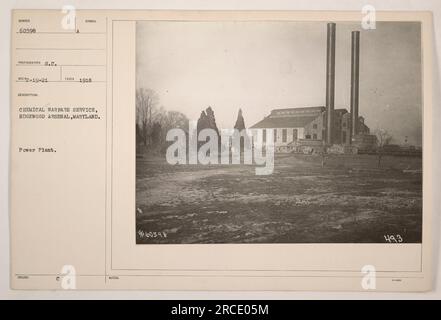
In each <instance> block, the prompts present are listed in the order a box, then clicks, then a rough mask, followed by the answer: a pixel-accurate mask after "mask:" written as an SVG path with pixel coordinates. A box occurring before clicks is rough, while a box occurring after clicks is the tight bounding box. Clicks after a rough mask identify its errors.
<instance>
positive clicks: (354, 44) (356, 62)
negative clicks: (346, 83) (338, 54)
mask: <svg viewBox="0 0 441 320" xmlns="http://www.w3.org/2000/svg"><path fill="white" fill-rule="evenodd" d="M351 40H352V41H351V134H350V138H351V140H350V141H352V137H354V136H355V135H356V134H358V92H359V75H360V31H352V37H351Z"/></svg>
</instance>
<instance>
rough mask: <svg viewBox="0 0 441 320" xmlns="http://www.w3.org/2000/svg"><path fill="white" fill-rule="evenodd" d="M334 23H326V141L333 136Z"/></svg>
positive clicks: (330, 142) (328, 141) (329, 141)
mask: <svg viewBox="0 0 441 320" xmlns="http://www.w3.org/2000/svg"><path fill="white" fill-rule="evenodd" d="M334 88H335V23H328V34H327V48H326V143H327V144H329V145H331V144H332V143H333V137H334V130H333V129H334V122H333V121H334V93H335V90H334Z"/></svg>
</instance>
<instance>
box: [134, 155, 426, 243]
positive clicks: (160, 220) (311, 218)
mask: <svg viewBox="0 0 441 320" xmlns="http://www.w3.org/2000/svg"><path fill="white" fill-rule="evenodd" d="M321 160H322V159H321V157H320V156H314V155H294V154H285V155H276V159H275V167H274V173H273V174H272V175H268V176H256V175H255V166H250V165H234V166H232V165H230V166H225V165H224V166H222V165H209V166H204V165H174V166H173V165H169V164H167V163H166V162H165V159H164V158H160V157H147V156H145V157H142V158H141V157H139V158H137V163H136V208H137V209H136V217H137V219H136V224H137V225H136V231H137V239H136V240H137V243H139V244H144V243H146V244H147V243H155V244H158V243H169V244H175V243H384V242H387V241H392V242H401V241H402V242H406V243H418V242H421V225H422V173H421V158H416V157H415V158H413V157H395V156H386V157H384V158H383V159H382V163H381V168H378V166H377V157H376V156H373V155H330V156H328V158H327V160H326V165H325V167H324V168H322V163H321ZM391 236H393V238H391ZM391 239H392V240H391Z"/></svg>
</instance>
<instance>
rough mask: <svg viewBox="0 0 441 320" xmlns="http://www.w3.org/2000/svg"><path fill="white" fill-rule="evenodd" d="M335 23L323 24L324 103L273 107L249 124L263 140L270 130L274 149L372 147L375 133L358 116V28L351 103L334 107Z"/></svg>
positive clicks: (353, 45)
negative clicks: (260, 118)
mask: <svg viewBox="0 0 441 320" xmlns="http://www.w3.org/2000/svg"><path fill="white" fill-rule="evenodd" d="M335 39H336V25H335V23H328V24H327V43H326V103H325V106H319V107H302V108H286V109H275V110H272V111H271V114H270V115H269V116H267V117H265V118H264V119H263V120H261V121H259V122H258V123H256V124H255V125H253V126H252V127H251V129H252V130H253V129H261V130H263V141H264V142H266V136H267V132H268V130H272V131H273V132H272V133H273V139H274V141H273V142H274V144H275V149H276V151H279V152H280V151H282V152H283V151H288V152H289V151H295V150H299V149H301V150H305V149H306V150H309V151H310V152H314V151H319V150H323V149H324V148H325V147H326V148H327V147H332V146H341V148H340V150H342V152H354V151H355V152H358V151H359V150H369V149H373V148H374V146H375V143H376V137H375V136H373V135H370V134H369V127H368V126H367V125H366V124H365V123H364V118H363V117H361V116H359V110H358V109H359V108H358V104H359V65H360V32H359V31H353V32H352V33H351V97H350V101H351V105H350V112H348V111H347V109H344V108H342V109H335V108H334V96H335Z"/></svg>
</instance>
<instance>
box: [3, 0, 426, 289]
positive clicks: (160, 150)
mask: <svg viewBox="0 0 441 320" xmlns="http://www.w3.org/2000/svg"><path fill="white" fill-rule="evenodd" d="M431 32H432V16H431V14H430V13H429V12H370V13H368V14H366V13H361V12H343V11H340V12H339V11H333V12H317V11H314V12H312V11H309V12H308V11H306V12H300V11H299V12H296V11H130V10H128V11H123V10H109V11H107V10H74V9H73V8H66V9H65V10H63V11H62V10H15V11H13V12H12V34H11V39H12V42H11V43H12V48H11V97H12V98H11V127H12V129H11V130H12V131H11V169H10V170H11V175H10V176H11V180H10V190H11V206H10V208H11V213H10V214H11V287H12V288H14V289H60V290H64V289H152V290H354V291H355V290H356V291H364V290H367V291H427V290H430V289H431V287H432V278H431V254H432V245H431V241H432V240H431V228H432V226H431V221H432V212H431V207H432V201H433V199H432V178H431V170H432V162H431V159H432V127H431V125H432V124H431V123H432V122H431V121H432V120H431V119H432V35H431ZM423 168H424V170H423Z"/></svg>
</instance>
